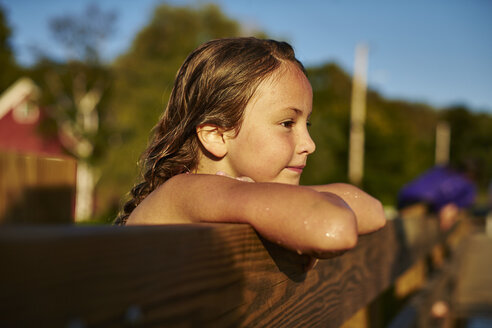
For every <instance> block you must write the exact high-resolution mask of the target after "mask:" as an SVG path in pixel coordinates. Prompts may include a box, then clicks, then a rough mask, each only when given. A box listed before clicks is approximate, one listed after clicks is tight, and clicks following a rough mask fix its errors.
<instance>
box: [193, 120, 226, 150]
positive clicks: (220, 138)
mask: <svg viewBox="0 0 492 328" xmlns="http://www.w3.org/2000/svg"><path fill="white" fill-rule="evenodd" d="M224 132H225V131H224V130H223V129H222V128H220V127H218V126H216V125H213V124H202V125H199V126H198V127H197V128H196V134H197V135H198V139H199V140H200V142H201V143H202V146H203V148H205V149H206V150H207V151H208V152H209V153H210V154H212V155H213V156H215V157H217V158H222V157H224V156H225V155H226V154H227V147H226V143H225V139H224Z"/></svg>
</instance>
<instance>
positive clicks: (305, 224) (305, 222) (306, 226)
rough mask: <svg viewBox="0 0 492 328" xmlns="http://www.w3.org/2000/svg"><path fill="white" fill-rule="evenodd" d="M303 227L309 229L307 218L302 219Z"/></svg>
mask: <svg viewBox="0 0 492 328" xmlns="http://www.w3.org/2000/svg"><path fill="white" fill-rule="evenodd" d="M304 227H305V228H306V230H309V222H308V221H307V220H304Z"/></svg>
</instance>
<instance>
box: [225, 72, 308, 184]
mask: <svg viewBox="0 0 492 328" xmlns="http://www.w3.org/2000/svg"><path fill="white" fill-rule="evenodd" d="M312 98H313V93H312V89H311V85H310V84H309V81H308V80H307V78H306V76H305V75H304V73H302V71H301V70H300V69H299V68H298V67H297V66H295V65H294V64H292V63H287V64H283V66H282V67H280V69H279V70H278V71H277V72H275V73H274V74H273V76H271V77H269V78H268V79H266V80H265V81H263V82H262V83H261V84H260V85H259V86H258V89H257V91H256V94H255V96H254V97H253V98H252V99H251V100H250V102H249V103H248V105H247V106H246V108H245V113H244V120H243V123H242V125H241V128H240V130H239V133H238V134H237V136H235V137H233V138H230V139H227V154H226V156H225V158H224V160H225V161H226V163H225V164H226V166H227V167H228V169H227V170H226V172H227V173H229V174H231V175H233V176H236V177H239V176H247V177H250V178H252V179H253V180H255V181H256V182H281V183H287V184H295V185H297V184H299V179H300V177H301V173H302V170H303V169H304V166H305V165H306V160H307V157H308V155H309V154H311V153H312V152H314V149H315V144H314V142H313V140H312V139H311V137H310V135H309V131H308V129H307V125H308V123H309V117H310V115H311V111H312Z"/></svg>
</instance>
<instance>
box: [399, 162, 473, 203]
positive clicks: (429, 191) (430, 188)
mask: <svg viewBox="0 0 492 328" xmlns="http://www.w3.org/2000/svg"><path fill="white" fill-rule="evenodd" d="M476 193H477V191H476V186H475V184H474V183H473V182H471V181H470V180H469V179H467V178H466V177H465V176H464V175H463V174H460V173H458V172H455V171H453V170H451V169H449V168H446V167H442V166H436V167H434V168H432V169H430V170H428V171H426V172H425V173H424V174H422V175H421V176H419V177H418V178H417V179H415V180H413V181H411V182H409V183H408V184H406V185H405V186H403V188H402V189H401V190H400V192H399V195H398V207H399V208H402V207H405V206H408V205H411V204H414V203H419V202H423V203H426V204H428V205H429V206H430V207H431V209H432V210H434V211H439V210H440V209H441V208H442V207H443V206H444V205H446V204H449V203H454V204H455V205H456V206H458V207H460V208H464V207H468V206H470V205H472V204H473V202H474V200H475V196H476Z"/></svg>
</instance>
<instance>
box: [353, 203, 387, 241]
mask: <svg viewBox="0 0 492 328" xmlns="http://www.w3.org/2000/svg"><path fill="white" fill-rule="evenodd" d="M370 208H371V211H370V212H369V213H371V214H370V217H369V219H368V220H366V226H365V227H363V228H362V227H360V229H359V230H361V231H359V233H361V234H364V233H370V232H374V231H377V230H380V229H382V228H383V227H384V226H385V225H386V215H385V214H384V208H383V204H382V203H381V202H380V201H379V200H378V199H376V198H372V200H371V206H370Z"/></svg>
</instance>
